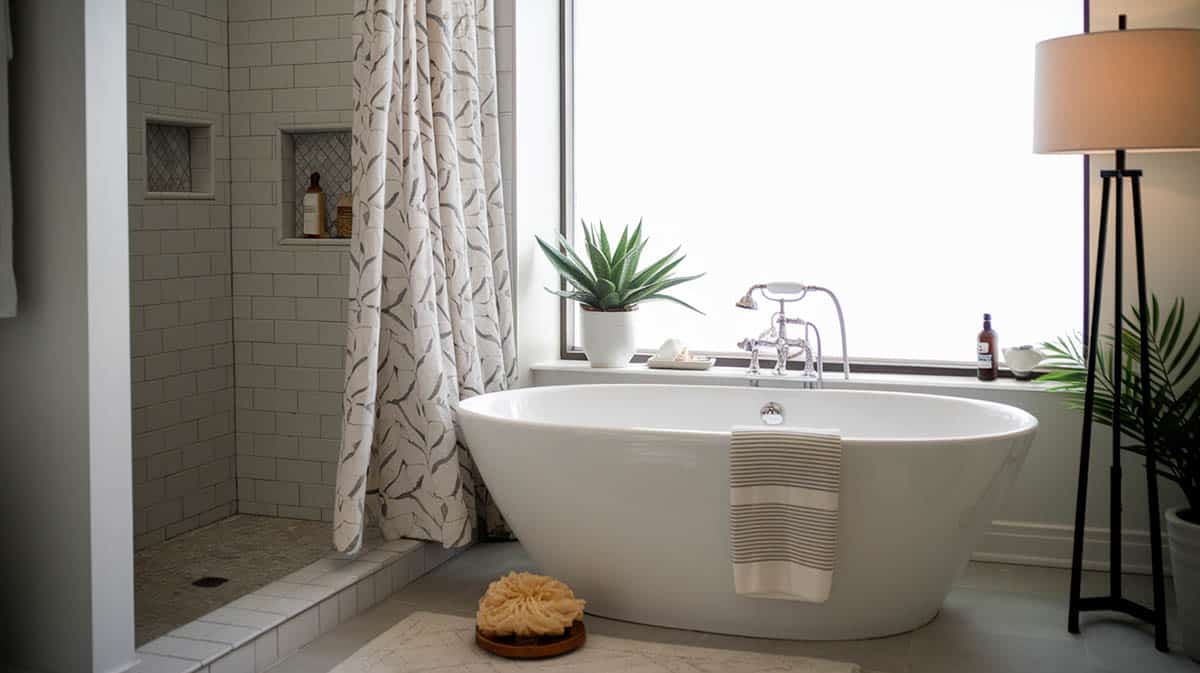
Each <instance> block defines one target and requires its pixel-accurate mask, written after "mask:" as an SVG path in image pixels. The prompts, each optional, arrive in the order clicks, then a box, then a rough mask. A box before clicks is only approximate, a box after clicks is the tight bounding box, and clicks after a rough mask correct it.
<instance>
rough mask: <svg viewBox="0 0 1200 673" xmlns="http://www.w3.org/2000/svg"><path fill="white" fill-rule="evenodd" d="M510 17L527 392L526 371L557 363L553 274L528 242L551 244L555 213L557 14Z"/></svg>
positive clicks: (522, 9)
mask: <svg viewBox="0 0 1200 673" xmlns="http://www.w3.org/2000/svg"><path fill="white" fill-rule="evenodd" d="M513 4H514V5H515V7H514V11H515V17H514V24H515V25H514V35H515V37H516V38H517V39H515V40H514V44H515V54H514V68H515V72H514V78H513V79H514V88H515V95H514V117H515V129H516V137H515V138H514V141H513V144H514V147H515V157H514V164H515V166H514V169H515V170H514V171H513V172H514V178H513V180H514V185H515V188H514V192H515V194H516V211H515V213H516V222H517V227H516V230H515V235H514V236H513V240H512V241H511V242H510V245H512V246H513V247H514V248H515V250H516V268H515V269H514V278H513V285H514V288H515V291H514V293H513V295H514V302H515V304H516V313H517V325H516V328H517V337H518V338H517V379H518V384H519V385H531V384H532V376H531V373H530V369H529V368H530V366H531V365H533V364H535V363H537V362H540V361H544V360H547V359H554V358H557V357H558V349H559V340H558V335H559V320H560V304H559V299H558V298H557V297H555V296H553V295H551V294H550V293H548V292H546V290H545V288H547V287H558V277H557V276H556V275H555V272H554V269H553V268H552V267H551V266H550V264H549V263H547V262H546V260H545V259H543V257H542V252H541V251H540V250H539V249H538V247H537V242H536V241H535V240H534V236H541V237H542V238H543V239H546V240H550V241H553V240H555V238H556V237H557V236H558V231H559V219H560V208H561V200H562V197H561V182H560V173H561V172H560V164H559V162H560V151H561V146H560V138H559V127H560V105H561V101H560V90H561V86H560V81H559V8H560V3H559V2H558V1H557V0H527V1H526V0H522V1H521V2H519V3H513Z"/></svg>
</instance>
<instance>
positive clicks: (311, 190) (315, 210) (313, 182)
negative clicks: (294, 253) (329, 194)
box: [301, 173, 325, 238]
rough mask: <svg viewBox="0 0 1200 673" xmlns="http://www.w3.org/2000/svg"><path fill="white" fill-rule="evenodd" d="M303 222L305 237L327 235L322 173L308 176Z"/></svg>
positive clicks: (302, 208) (302, 209)
mask: <svg viewBox="0 0 1200 673" xmlns="http://www.w3.org/2000/svg"><path fill="white" fill-rule="evenodd" d="M301 211H302V212H303V222H302V224H301V227H302V230H303V232H304V238H324V237H325V192H324V191H322V190H321V174H320V173H313V174H312V175H310V176H308V189H307V190H305V192H304V203H303V205H302V207H301Z"/></svg>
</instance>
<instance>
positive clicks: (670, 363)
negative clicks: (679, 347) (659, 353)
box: [646, 357, 716, 371]
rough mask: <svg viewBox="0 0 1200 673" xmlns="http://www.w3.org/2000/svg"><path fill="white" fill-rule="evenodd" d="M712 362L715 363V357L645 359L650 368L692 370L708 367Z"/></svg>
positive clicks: (710, 366)
mask: <svg viewBox="0 0 1200 673" xmlns="http://www.w3.org/2000/svg"><path fill="white" fill-rule="evenodd" d="M714 363H716V359H715V358H709V357H703V358H693V359H691V360H660V359H658V358H650V359H649V360H646V366H647V367H649V368H650V369H688V370H693V371H698V370H703V369H710V368H712V366H713V364H714Z"/></svg>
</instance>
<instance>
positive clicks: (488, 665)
mask: <svg viewBox="0 0 1200 673" xmlns="http://www.w3.org/2000/svg"><path fill="white" fill-rule="evenodd" d="M858 670H859V668H858V666H857V665H855V664H849V663H841V662H837V661H827V660H824V659H807V658H803V657H782V656H775V655H770V654H758V653H755V652H737V651H733V650H713V649H708V648H702V647H687V646H683V645H667V644H663V643H648V642H642V641H639V640H626V639H624V638H608V637H605V636H596V635H592V634H590V633H589V634H588V638H587V644H585V645H584V646H583V647H582V648H581V649H579V650H576V651H575V652H572V653H571V654H567V655H564V656H562V657H558V658H555V659H543V660H541V661H523V662H522V661H509V660H507V659H502V658H500V657H497V656H494V655H492V654H489V653H487V652H484V651H483V650H481V649H479V647H478V646H476V645H475V622H474V621H473V620H471V619H467V618H465V617H453V616H450V615H440V614H433V613H430V612H415V613H413V614H411V615H409V616H408V617H407V618H406V619H404V620H403V621H401V622H400V623H399V624H396V625H395V626H393V627H392V628H390V629H388V630H387V631H385V632H384V633H383V634H382V635H380V636H379V637H378V638H376V639H375V640H372V641H371V642H370V643H367V644H366V645H364V646H363V648H362V649H360V650H359V651H357V652H355V653H354V654H353V655H352V656H351V657H350V658H349V659H347V660H345V661H343V662H342V663H341V664H340V665H339V666H338V667H337V668H335V669H334V670H333V671H332V673H427V672H432V671H461V672H463V673H491V672H492V671H495V672H497V673H501V672H506V671H539V673H610V672H612V673H617V672H620V673H857V672H858Z"/></svg>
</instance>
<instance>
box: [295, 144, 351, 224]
mask: <svg viewBox="0 0 1200 673" xmlns="http://www.w3.org/2000/svg"><path fill="white" fill-rule="evenodd" d="M279 142H280V152H279V156H280V158H281V160H282V164H283V166H282V170H283V173H282V177H283V179H282V180H281V188H282V192H283V193H282V194H281V195H280V198H281V205H282V207H281V208H280V209H279V210H280V214H281V217H282V223H281V229H280V231H281V233H282V238H283V239H285V240H286V239H298V238H299V239H302V238H303V237H304V229H303V199H304V193H305V191H306V190H307V189H308V184H309V176H311V175H312V174H313V173H320V174H321V182H320V184H321V189H322V190H324V192H325V236H326V237H327V238H328V239H337V202H338V199H339V198H340V197H341V196H342V195H343V194H349V193H350V170H351V169H350V129H347V128H332V129H331V128H321V129H292V130H283V131H281V132H280V137H279ZM340 240H342V241H348V240H349V239H345V238H343V239H340Z"/></svg>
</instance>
